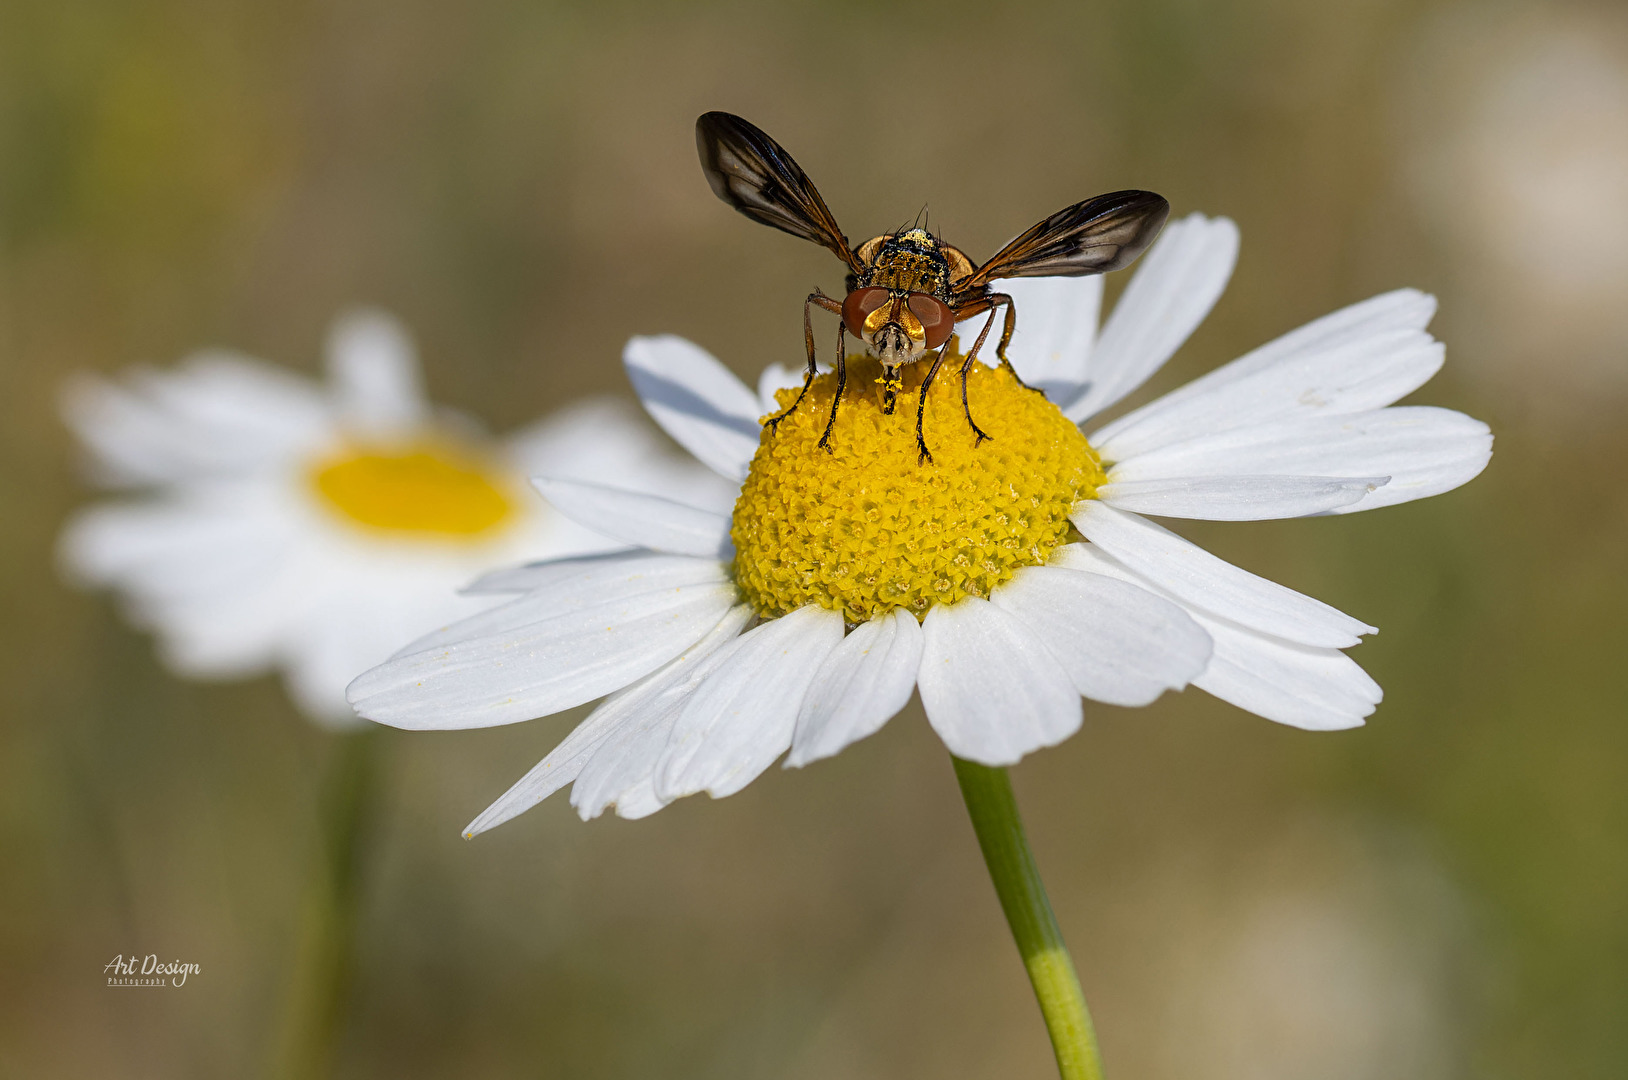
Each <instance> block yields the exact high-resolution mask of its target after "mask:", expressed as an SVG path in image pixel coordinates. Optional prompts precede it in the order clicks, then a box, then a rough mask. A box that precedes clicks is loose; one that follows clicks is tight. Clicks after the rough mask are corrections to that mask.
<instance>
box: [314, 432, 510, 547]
mask: <svg viewBox="0 0 1628 1080" xmlns="http://www.w3.org/2000/svg"><path fill="white" fill-rule="evenodd" d="M310 480H311V484H312V486H313V487H314V488H315V489H316V491H317V493H318V494H319V495H321V496H322V499H323V502H324V503H325V504H326V505H327V506H329V507H330V508H331V509H333V510H336V511H338V512H339V514H340V515H341V516H342V517H344V518H345V519H346V520H347V521H349V522H350V523H352V524H355V525H361V526H364V527H365V528H368V529H370V530H375V531H383V532H391V533H408V534H416V535H420V536H434V537H456V538H460V539H471V540H472V539H476V538H484V534H485V533H488V532H491V531H493V530H495V529H497V528H498V527H500V526H502V525H504V524H505V523H507V522H508V520H509V518H510V517H511V516H512V515H513V514H514V513H515V510H516V508H517V507H516V503H515V501H514V500H513V499H512V498H511V497H510V495H509V492H508V484H507V482H506V480H505V478H504V476H503V474H502V472H501V471H500V470H499V469H498V468H496V467H495V466H494V464H493V463H492V462H490V461H488V460H486V459H485V458H484V457H482V456H480V455H479V454H477V453H475V452H472V451H471V450H468V449H465V448H463V447H461V446H459V445H457V444H455V443H453V442H450V441H447V440H444V439H433V438H430V439H422V440H419V441H415V442H412V443H408V444H406V445H397V446H388V447H381V446H354V447H351V448H349V449H347V450H346V451H345V452H343V453H341V454H339V455H337V456H335V457H332V458H328V459H326V460H323V461H319V462H317V463H315V464H314V465H313V466H312V467H311V471H310Z"/></svg>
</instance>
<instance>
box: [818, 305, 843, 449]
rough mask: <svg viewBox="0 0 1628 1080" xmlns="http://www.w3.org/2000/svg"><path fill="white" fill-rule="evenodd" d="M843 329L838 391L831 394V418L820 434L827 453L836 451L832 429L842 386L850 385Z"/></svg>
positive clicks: (838, 346)
mask: <svg viewBox="0 0 1628 1080" xmlns="http://www.w3.org/2000/svg"><path fill="white" fill-rule="evenodd" d="M842 345H843V341H842V331H841V330H838V331H837V392H836V393H835V394H832V395H831V419H829V420H827V421H826V422H825V434H823V435H821V436H820V442H819V447H820V449H822V450H824V451H825V452H826V453H827V454H834V453H836V451H835V450H833V449H831V429H832V428H833V427H835V426H836V423H837V406H839V405H841V404H842V388H843V387H845V386H847V385H848V358H847V357H846V356H845V355H843V353H844V352H845V350H844V349H843V347H842Z"/></svg>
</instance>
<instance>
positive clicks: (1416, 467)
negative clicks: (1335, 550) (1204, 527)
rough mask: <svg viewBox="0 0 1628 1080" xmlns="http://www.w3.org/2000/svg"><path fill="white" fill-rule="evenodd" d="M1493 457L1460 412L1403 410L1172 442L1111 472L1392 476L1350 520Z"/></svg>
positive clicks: (1136, 475) (1431, 491) (1121, 478)
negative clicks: (1359, 513) (1365, 511)
mask: <svg viewBox="0 0 1628 1080" xmlns="http://www.w3.org/2000/svg"><path fill="white" fill-rule="evenodd" d="M1491 456H1492V435H1491V433H1490V432H1489V431H1488V430H1487V425H1485V424H1483V423H1481V421H1479V420H1473V419H1471V418H1470V417H1468V416H1465V415H1464V414H1463V413H1459V412H1453V411H1452V410H1450V409H1437V408H1432V407H1429V406H1423V405H1416V406H1399V407H1397V408H1392V409H1376V410H1374V411H1373V412H1364V413H1352V414H1349V415H1345V416H1311V417H1306V418H1304V419H1298V420H1279V421H1275V422H1273V423H1268V424H1261V425H1258V426H1255V427H1248V428H1239V429H1237V430H1235V431H1229V432H1226V433H1224V434H1221V435H1210V436H1205V437H1201V438H1197V439H1188V440H1187V441H1185V442H1179V443H1173V444H1172V445H1170V446H1166V447H1165V448H1163V449H1161V450H1154V451H1152V452H1151V453H1147V454H1143V455H1141V456H1140V457H1135V458H1132V459H1131V460H1129V461H1124V462H1121V463H1120V464H1118V465H1115V466H1114V467H1113V468H1112V469H1110V470H1109V472H1108V476H1109V479H1110V480H1112V481H1113V482H1114V483H1115V484H1120V483H1122V482H1134V481H1142V480H1162V479H1165V478H1167V477H1172V476H1181V477H1193V476H1258V475H1271V474H1275V475H1300V476H1318V477H1325V476H1355V477H1364V476H1389V477H1390V478H1391V481H1390V483H1389V484H1387V485H1385V487H1383V488H1381V489H1379V490H1378V491H1376V492H1374V493H1373V494H1372V495H1370V496H1369V497H1367V498H1365V499H1363V500H1362V501H1361V502H1360V503H1357V504H1348V505H1345V506H1344V507H1343V508H1336V507H1329V508H1328V509H1330V510H1336V512H1340V513H1346V512H1349V511H1351V510H1368V509H1372V508H1374V507H1377V506H1389V505H1391V504H1393V503H1400V502H1407V501H1409V500H1412V499H1422V498H1424V497H1426V496H1428V495H1439V494H1440V493H1442V492H1444V491H1448V490H1451V489H1452V488H1455V487H1458V486H1459V485H1460V484H1463V483H1465V482H1466V481H1468V480H1470V479H1471V478H1473V477H1474V476H1476V475H1477V474H1478V473H1480V472H1481V470H1482V469H1484V468H1486V465H1487V461H1488V459H1489V458H1491Z"/></svg>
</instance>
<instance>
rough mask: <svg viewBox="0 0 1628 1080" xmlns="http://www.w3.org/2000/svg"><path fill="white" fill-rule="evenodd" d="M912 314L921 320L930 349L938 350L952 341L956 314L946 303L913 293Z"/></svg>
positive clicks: (934, 297)
mask: <svg viewBox="0 0 1628 1080" xmlns="http://www.w3.org/2000/svg"><path fill="white" fill-rule="evenodd" d="M910 313H911V314H912V315H914V316H915V317H916V318H917V319H919V320H921V328H922V331H923V332H924V333H925V334H926V335H927V347H928V348H929V349H936V348H938V347H939V346H940V345H942V344H944V343H945V342H946V341H948V340H950V333H951V332H952V331H953V330H954V329H955V312H953V311H951V310H950V306H949V305H948V304H946V303H944V301H942V300H940V299H939V298H938V297H936V296H929V295H928V294H927V293H919V292H918V293H911V294H910Z"/></svg>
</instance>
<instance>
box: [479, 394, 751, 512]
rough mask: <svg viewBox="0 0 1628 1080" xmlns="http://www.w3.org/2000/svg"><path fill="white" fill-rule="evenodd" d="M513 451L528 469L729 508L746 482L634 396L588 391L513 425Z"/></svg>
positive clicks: (527, 471)
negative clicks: (683, 448) (657, 419)
mask: <svg viewBox="0 0 1628 1080" xmlns="http://www.w3.org/2000/svg"><path fill="white" fill-rule="evenodd" d="M506 441H507V443H508V446H509V452H510V454H511V455H512V456H513V458H514V459H515V461H517V462H518V463H519V465H520V469H521V471H522V473H523V474H524V475H526V476H551V477H555V478H557V479H563V480H580V481H582V482H584V483H589V484H603V485H604V486H606V487H613V488H621V489H623V490H626V491H643V492H649V493H651V494H655V495H661V496H663V497H665V498H668V499H672V500H674V501H675V502H681V503H684V504H685V505H687V506H699V507H701V508H703V509H707V510H713V511H715V512H717V513H722V514H728V513H729V511H730V508H731V507H733V506H734V505H735V497H736V496H737V495H738V494H739V493H740V485H739V484H738V483H732V482H730V481H728V480H725V479H724V478H723V477H721V476H719V475H718V474H717V473H714V472H713V471H712V470H711V469H707V468H703V467H702V466H701V465H700V464H699V463H698V462H696V461H695V460H694V459H692V458H691V457H689V456H688V455H679V454H675V453H674V452H673V448H672V446H671V444H670V443H669V442H668V441H667V440H666V439H665V438H664V437H663V436H662V435H661V433H660V432H658V431H657V430H656V429H655V427H654V426H653V425H652V424H651V423H650V421H649V420H648V419H647V418H646V417H645V416H644V415H643V414H642V413H641V412H639V410H638V408H637V407H636V406H635V405H633V404H632V403H631V402H627V401H623V400H622V399H620V398H609V397H597V398H588V399H585V400H582V401H577V402H573V403H572V404H570V405H568V406H566V407H565V408H562V409H560V410H558V411H557V412H555V413H553V414H552V415H550V416H549V417H548V418H546V419H544V420H540V421H538V422H536V423H534V424H531V425H529V426H528V427H525V428H522V429H521V430H519V431H516V432H514V433H513V434H512V435H510V436H509V438H508V439H507V440H506Z"/></svg>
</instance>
